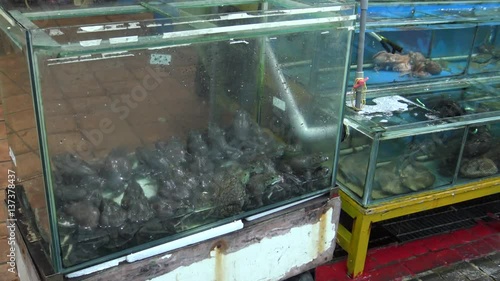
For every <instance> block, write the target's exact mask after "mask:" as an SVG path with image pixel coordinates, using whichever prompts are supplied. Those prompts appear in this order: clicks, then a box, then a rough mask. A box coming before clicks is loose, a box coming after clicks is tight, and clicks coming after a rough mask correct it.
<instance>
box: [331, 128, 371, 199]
mask: <svg viewBox="0 0 500 281" xmlns="http://www.w3.org/2000/svg"><path fill="white" fill-rule="evenodd" d="M346 135H347V137H346V139H345V140H344V141H343V142H342V144H341V146H340V156H339V164H338V171H337V182H338V183H339V184H340V185H341V186H342V187H343V188H346V189H348V190H350V191H351V193H353V194H354V195H355V196H357V199H358V200H359V202H361V198H362V197H363V194H364V192H365V186H366V184H365V183H366V175H367V173H368V164H369V161H370V150H371V147H372V146H373V139H371V138H369V137H368V136H366V135H364V134H362V133H360V132H358V131H356V130H355V129H354V128H353V127H347V134H346Z"/></svg>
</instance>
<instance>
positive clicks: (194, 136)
mask: <svg viewBox="0 0 500 281" xmlns="http://www.w3.org/2000/svg"><path fill="white" fill-rule="evenodd" d="M187 152H188V153H190V154H191V155H193V156H195V157H202V156H208V152H209V149H208V144H207V143H206V142H205V140H204V139H203V135H202V134H201V133H200V132H198V131H194V130H193V131H190V132H189V133H188V139H187Z"/></svg>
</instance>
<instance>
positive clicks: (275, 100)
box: [273, 97, 286, 111]
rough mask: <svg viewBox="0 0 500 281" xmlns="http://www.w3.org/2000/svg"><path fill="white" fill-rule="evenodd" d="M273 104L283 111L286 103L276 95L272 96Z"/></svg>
mask: <svg viewBox="0 0 500 281" xmlns="http://www.w3.org/2000/svg"><path fill="white" fill-rule="evenodd" d="M273 105H274V106H275V107H277V108H279V109H281V110H283V111H285V109H286V103H285V102H284V101H282V100H280V99H278V98H277V97H273Z"/></svg>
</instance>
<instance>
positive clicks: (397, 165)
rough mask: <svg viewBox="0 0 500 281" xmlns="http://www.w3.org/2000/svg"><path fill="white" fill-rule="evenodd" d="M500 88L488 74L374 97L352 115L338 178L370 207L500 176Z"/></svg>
mask: <svg viewBox="0 0 500 281" xmlns="http://www.w3.org/2000/svg"><path fill="white" fill-rule="evenodd" d="M499 89H500V80H499V78H498V77H488V78H485V79H481V80H479V79H478V80H474V81H472V82H470V83H462V84H458V85H455V87H448V88H447V89H442V87H440V86H439V85H434V86H427V88H425V89H421V90H420V91H417V90H415V88H411V89H406V90H405V89H400V90H399V91H398V92H392V93H386V94H388V95H383V94H380V93H379V94H380V95H378V96H371V97H369V98H368V99H367V102H366V105H365V106H364V107H363V108H362V110H360V111H355V110H352V109H348V110H347V112H346V119H345V124H346V127H347V137H346V140H345V141H344V142H343V143H342V145H341V150H340V155H339V163H338V171H337V181H338V182H339V184H340V185H341V187H342V188H343V190H345V191H346V192H348V193H349V194H350V195H351V196H352V198H355V199H356V200H357V201H358V202H359V203H360V204H361V205H363V206H371V205H377V204H380V203H383V202H385V201H388V200H393V199H394V198H398V197H402V196H408V195H416V194H419V193H422V192H426V191H433V190H440V189H446V188H450V187H453V186H457V185H461V184H465V183H470V182H473V181H478V180H482V179H487V178H489V177H498V175H499V174H498V171H499V169H500V166H499V165H500V150H499V148H500V146H499V144H500V103H499V96H498V95H499Z"/></svg>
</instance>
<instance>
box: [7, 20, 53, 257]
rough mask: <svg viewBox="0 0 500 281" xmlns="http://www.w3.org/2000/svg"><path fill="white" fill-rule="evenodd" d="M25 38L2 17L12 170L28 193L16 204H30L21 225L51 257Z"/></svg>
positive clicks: (18, 199)
mask: <svg viewBox="0 0 500 281" xmlns="http://www.w3.org/2000/svg"><path fill="white" fill-rule="evenodd" d="M25 38H26V33H25V31H24V30H23V29H21V28H19V27H18V26H16V25H15V24H14V23H13V22H12V21H11V20H9V19H8V18H6V17H2V15H1V14H0V95H1V98H2V108H3V116H4V118H5V127H6V132H7V143H8V145H9V153H10V154H11V157H12V159H13V163H14V165H13V167H12V169H13V170H14V171H15V176H16V184H19V185H21V186H22V187H23V190H24V192H19V193H16V194H15V196H16V198H15V200H17V202H23V200H26V201H27V202H29V204H30V209H29V210H24V211H23V215H24V218H23V220H21V219H20V218H19V220H18V221H19V222H20V223H22V224H23V225H26V227H28V228H30V229H33V230H35V231H33V232H32V233H30V235H28V236H27V237H28V240H29V241H27V242H38V241H40V242H41V245H42V247H43V250H45V254H46V255H47V256H49V253H50V250H49V249H50V245H51V243H52V238H51V231H50V224H49V217H48V210H47V203H46V202H47V201H46V196H45V194H46V193H45V189H44V187H45V184H44V181H43V177H42V164H41V160H40V148H39V142H38V140H39V136H38V132H37V128H36V126H37V123H36V118H35V110H34V107H33V95H32V91H31V83H30V69H29V67H28V57H27V42H26V39H25ZM4 142H5V141H4ZM6 145H7V144H6ZM5 172H7V171H5ZM24 196H25V198H24ZM10 199H12V198H10ZM13 219H18V218H13ZM32 223H34V225H33V224H32ZM24 234H27V233H24Z"/></svg>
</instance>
